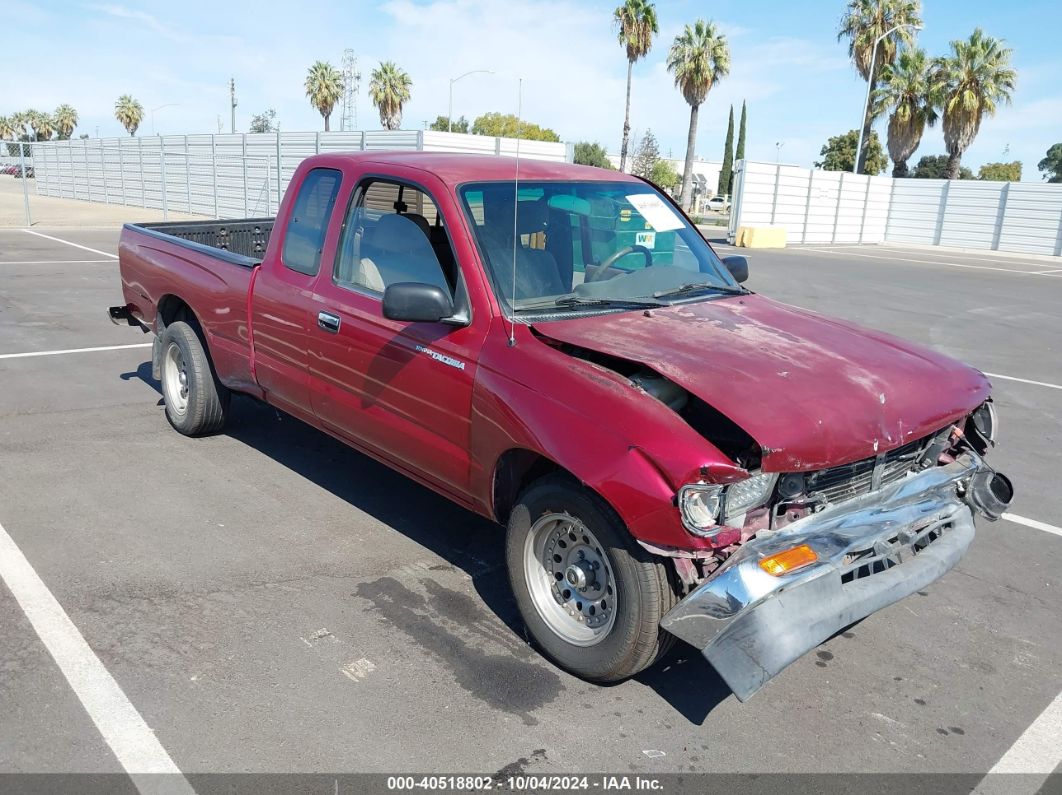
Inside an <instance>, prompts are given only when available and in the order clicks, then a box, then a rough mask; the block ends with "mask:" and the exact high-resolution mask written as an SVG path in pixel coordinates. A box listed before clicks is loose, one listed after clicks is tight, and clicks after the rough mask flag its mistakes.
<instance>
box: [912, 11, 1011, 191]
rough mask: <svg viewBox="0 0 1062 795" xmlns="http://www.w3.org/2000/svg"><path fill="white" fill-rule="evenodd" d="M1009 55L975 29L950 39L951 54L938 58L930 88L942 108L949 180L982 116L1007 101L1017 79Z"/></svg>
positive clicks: (957, 166)
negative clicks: (965, 34) (965, 36)
mask: <svg viewBox="0 0 1062 795" xmlns="http://www.w3.org/2000/svg"><path fill="white" fill-rule="evenodd" d="M1012 54H1013V51H1012V50H1011V49H1010V48H1009V47H1004V46H1003V42H1002V41H1001V40H999V39H994V38H992V37H991V36H986V35H985V34H984V31H982V30H981V29H980V28H977V29H976V30H974V32H973V33H972V34H971V35H970V38H969V39H960V40H958V41H953V42H952V43H951V54H950V55H948V56H945V57H942V58H938V59H937V61H936V63H935V65H934V67H933V78H932V86H933V87H932V90H933V92H934V93H935V94H937V95H938V96H940V98H941V107H942V109H943V116H944V146H945V148H946V149H947V151H948V173H947V178H948V179H955V178H956V177H957V176H958V175H959V164H960V162H961V160H962V154H963V152H965V151H966V150H967V149H968V148H969V146H970V144H972V143H973V140H974V138H976V137H977V133H978V131H979V130H980V129H981V120H982V119H983V118H984V116H985V115H988V116H994V115H995V113H996V108H997V106H998V105H999V104H1000V103H1007V104H1010V99H1011V93H1012V92H1013V91H1014V82H1015V80H1016V79H1017V73H1016V72H1015V71H1014V69H1012V68H1011V66H1010V61H1011V56H1012Z"/></svg>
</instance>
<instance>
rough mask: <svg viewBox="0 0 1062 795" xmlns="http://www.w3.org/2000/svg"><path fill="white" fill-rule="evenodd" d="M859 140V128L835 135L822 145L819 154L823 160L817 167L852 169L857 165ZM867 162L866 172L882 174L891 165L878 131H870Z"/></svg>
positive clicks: (827, 169)
mask: <svg viewBox="0 0 1062 795" xmlns="http://www.w3.org/2000/svg"><path fill="white" fill-rule="evenodd" d="M858 140H859V130H849V131H848V132H846V133H845V134H844V135H835V136H833V137H832V138H830V140H828V141H827V142H826V144H825V145H824V146H823V147H822V150H821V151H820V152H819V155H820V156H821V157H822V160H820V161H819V162H817V163H816V164H815V168H821V169H823V170H825V171H851V170H852V166H854V165H855V157H856V145H857V144H858ZM865 143H866V146H865V147H864V149H865V154H866V163H865V164H864V165H865V170H864V173H866V174H880V173H881V172H882V171H884V170H885V169H886V168H887V167H888V165H889V159H888V158H887V157H886V156H885V152H884V151H883V150H882V148H881V140H880V139H879V138H878V134H877V132H875V131H874V130H871V131H870V138H869V139H868V140H867V141H866V142H865Z"/></svg>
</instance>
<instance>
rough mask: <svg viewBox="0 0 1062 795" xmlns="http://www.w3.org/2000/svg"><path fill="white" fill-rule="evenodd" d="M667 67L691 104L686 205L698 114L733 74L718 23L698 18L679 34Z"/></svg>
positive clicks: (684, 173) (684, 203) (685, 204)
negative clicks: (718, 86) (721, 81)
mask: <svg viewBox="0 0 1062 795" xmlns="http://www.w3.org/2000/svg"><path fill="white" fill-rule="evenodd" d="M667 70H668V71H669V72H671V73H672V74H673V75H674V76H675V86H676V88H678V89H679V91H681V92H682V96H683V98H684V99H685V100H686V102H687V103H688V104H689V106H690V131H689V134H688V135H687V137H686V164H685V166H684V167H683V169H682V194H681V196H682V198H681V203H682V207H683V208H684V209H686V210H688V209H689V208H690V204H691V203H692V202H693V155H694V152H695V150H696V148H697V114H698V112H699V111H700V107H701V105H702V104H703V103H704V101H705V100H706V99H707V98H708V92H709V91H711V90H712V86H714V85H715V84H716V83H718V82H719V81H720V80H722V79H723V78H724V77H726V76H727V75H728V74H730V45H729V44H727V41H726V36H724V35H723V34H722V33H720V32H719V31H718V30H717V29H716V27H715V25H714V24H713V23H711V22H707V21H705V20H703V19H698V20H697V21H696V22H694V23H693V24H692V25H686V27H685V29H684V30H683V31H682V33H680V34H679V35H678V36H676V37H675V41H674V43H673V44H672V45H671V49H670V50H669V51H668V54H667Z"/></svg>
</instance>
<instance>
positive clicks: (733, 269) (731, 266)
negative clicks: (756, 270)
mask: <svg viewBox="0 0 1062 795" xmlns="http://www.w3.org/2000/svg"><path fill="white" fill-rule="evenodd" d="M723 264H724V265H726V269H727V270H728V271H730V275H731V276H733V277H734V281H736V282H737V283H738V284H741V282H744V281H747V280H748V278H749V261H748V260H747V259H745V258H744V257H742V256H740V255H737V254H735V255H734V256H733V257H723Z"/></svg>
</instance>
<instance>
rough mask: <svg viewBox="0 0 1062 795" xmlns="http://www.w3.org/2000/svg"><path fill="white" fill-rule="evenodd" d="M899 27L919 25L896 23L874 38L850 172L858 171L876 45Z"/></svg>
mask: <svg viewBox="0 0 1062 795" xmlns="http://www.w3.org/2000/svg"><path fill="white" fill-rule="evenodd" d="M900 28H911V29H912V30H921V29H922V26H921V25H915V24H913V23H909V24H905V25H897V26H896V27H894V28H889V29H888V30H887V31H885V32H884V33H882V34H881V35H880V36H878V37H877V38H876V39H874V49H873V51H872V52H871V53H870V71H869V72H867V101H866V102H864V103H863V118H862V119H860V120H859V143H857V144H856V151H855V164H854V165H853V166H852V173H853V174H858V173H859V153H860V152H862V151H863V127H864V126H865V125H866V121H867V114H868V113H870V87H871V86H872V85H874V66H875V62H876V60H877V57H878V45H879V44H881V41H882V39H885V38H887V37H889V36H891V35H892V34H893V33H895V32H896V31H898V30H899V29H900Z"/></svg>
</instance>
